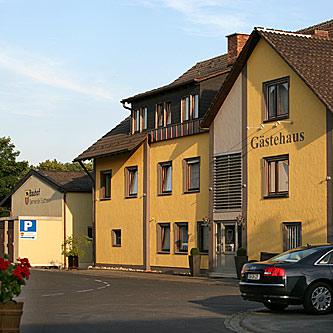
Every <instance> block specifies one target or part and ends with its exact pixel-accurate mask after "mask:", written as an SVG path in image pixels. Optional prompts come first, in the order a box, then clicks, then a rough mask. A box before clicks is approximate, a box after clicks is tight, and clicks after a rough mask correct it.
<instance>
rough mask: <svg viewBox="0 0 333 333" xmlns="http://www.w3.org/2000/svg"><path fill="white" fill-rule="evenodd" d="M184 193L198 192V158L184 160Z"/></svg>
mask: <svg viewBox="0 0 333 333" xmlns="http://www.w3.org/2000/svg"><path fill="white" fill-rule="evenodd" d="M184 178H185V179H184V185H185V186H184V192H185V193H188V192H199V191H200V157H195V158H188V159H185V160H184Z"/></svg>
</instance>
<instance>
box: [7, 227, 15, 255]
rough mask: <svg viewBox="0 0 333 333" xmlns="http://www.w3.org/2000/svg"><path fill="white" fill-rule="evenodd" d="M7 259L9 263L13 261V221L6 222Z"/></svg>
mask: <svg viewBox="0 0 333 333" xmlns="http://www.w3.org/2000/svg"><path fill="white" fill-rule="evenodd" d="M7 235H8V244H7V249H8V257H9V260H10V261H13V260H14V221H8V231H7Z"/></svg>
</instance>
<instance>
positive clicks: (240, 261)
mask: <svg viewBox="0 0 333 333" xmlns="http://www.w3.org/2000/svg"><path fill="white" fill-rule="evenodd" d="M247 262H248V256H247V251H246V249H245V248H244V247H240V248H239V249H238V250H237V252H236V256H235V266H236V273H237V278H238V279H240V277H241V271H242V268H243V265H244V264H246V263H247Z"/></svg>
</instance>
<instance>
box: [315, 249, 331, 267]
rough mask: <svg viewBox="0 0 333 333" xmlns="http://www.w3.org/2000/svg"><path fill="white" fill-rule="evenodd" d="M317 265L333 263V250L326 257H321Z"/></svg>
mask: <svg viewBox="0 0 333 333" xmlns="http://www.w3.org/2000/svg"><path fill="white" fill-rule="evenodd" d="M316 264H317V265H333V251H330V252H329V253H328V254H326V255H325V256H324V257H322V258H321V259H320V261H319V262H318V263H316Z"/></svg>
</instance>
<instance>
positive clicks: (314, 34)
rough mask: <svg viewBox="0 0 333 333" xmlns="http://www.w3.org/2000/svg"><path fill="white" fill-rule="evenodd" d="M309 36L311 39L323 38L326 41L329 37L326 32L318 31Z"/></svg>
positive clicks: (315, 30)
mask: <svg viewBox="0 0 333 333" xmlns="http://www.w3.org/2000/svg"><path fill="white" fill-rule="evenodd" d="M311 35H312V36H313V37H318V38H324V39H328V38H329V37H330V35H329V33H328V31H326V30H320V29H314V30H313V31H312V33H311Z"/></svg>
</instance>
